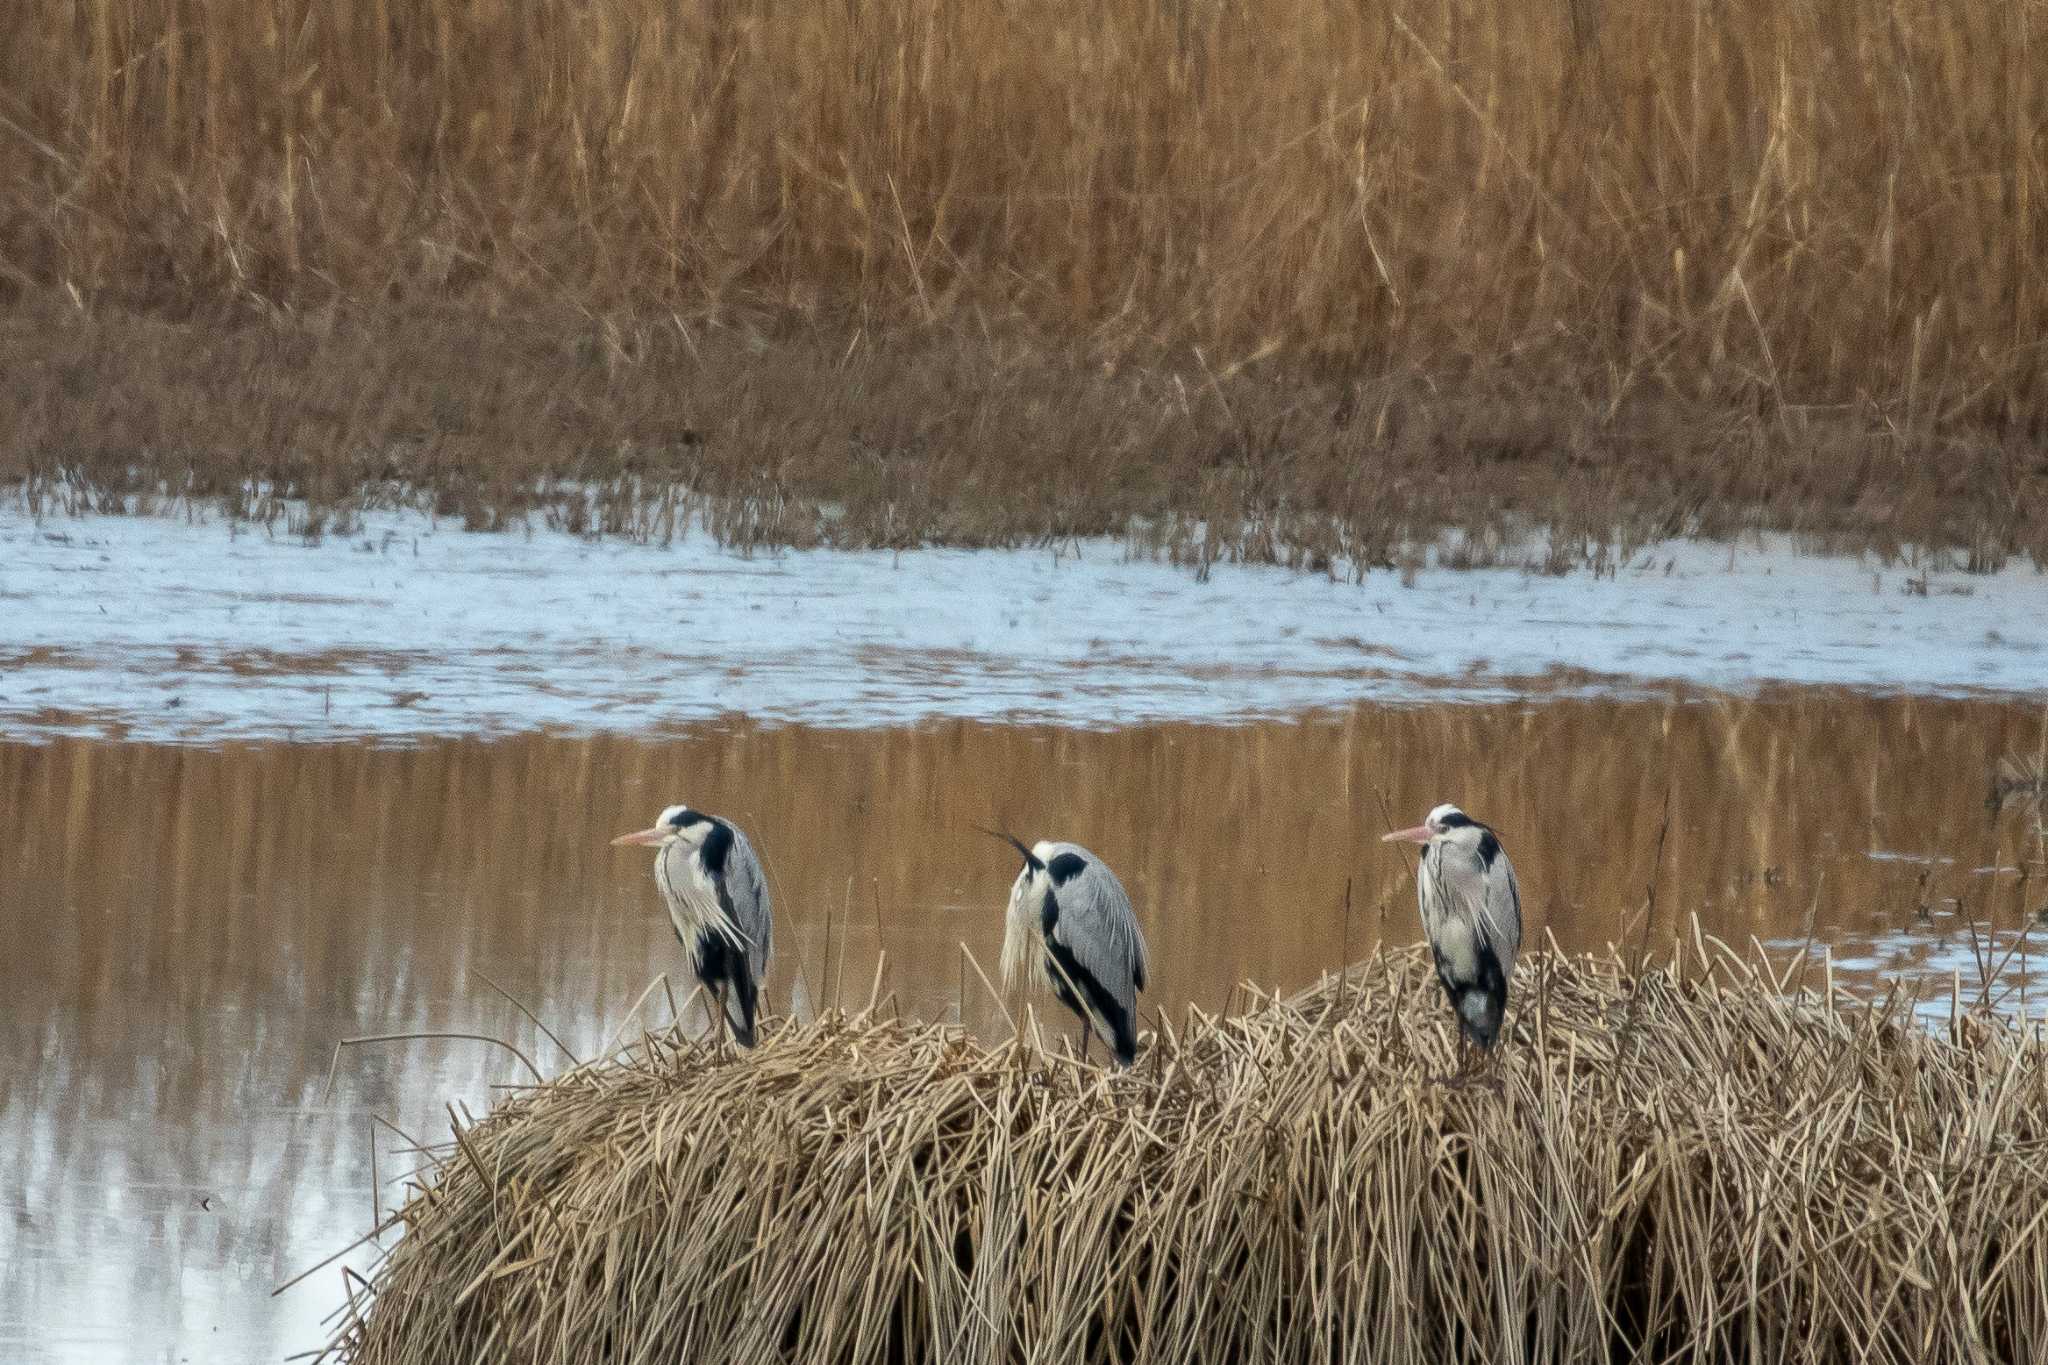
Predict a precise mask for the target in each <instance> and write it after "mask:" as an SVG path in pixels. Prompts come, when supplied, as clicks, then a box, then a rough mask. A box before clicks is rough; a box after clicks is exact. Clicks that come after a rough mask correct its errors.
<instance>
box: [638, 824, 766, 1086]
mask: <svg viewBox="0 0 2048 1365" xmlns="http://www.w3.org/2000/svg"><path fill="white" fill-rule="evenodd" d="M612 843H613V844H615V845H619V844H626V845H633V844H638V845H647V846H651V847H652V848H653V849H654V850H655V854H654V882H655V885H657V886H659V887H660V888H661V898H662V899H663V900H665V901H667V902H668V917H669V922H670V923H672V924H674V925H675V928H676V938H677V939H678V940H680V941H681V943H682V945H683V950H684V951H685V952H687V953H688V954H689V955H690V966H691V968H692V969H693V970H694V971H695V972H696V973H697V979H698V980H699V981H701V982H703V983H704V988H705V989H706V990H707V991H708V992H710V994H711V995H712V997H713V998H715V999H716V1000H717V1001H718V1016H719V1018H720V1019H722V1020H724V1021H725V1025H726V1027H727V1028H729V1029H731V1031H732V1036H733V1037H734V1039H736V1040H737V1041H738V1042H739V1044H740V1046H742V1047H752V1046H753V1045H754V1016H755V1011H756V1010H757V1009H758V1007H759V1000H760V992H761V984H762V982H763V981H765V980H766V979H767V976H768V956H769V953H770V952H771V951H772V949H773V947H774V936H775V911H774V907H773V905H772V904H771V903H770V901H769V897H768V878H767V877H766V875H764V874H763V872H762V870H761V860H760V858H758V857H756V856H755V854H754V846H753V845H752V844H750V843H748V842H747V836H746V835H745V834H743V833H741V832H740V828H739V826H737V825H735V824H733V823H732V822H731V821H730V820H721V819H720V818H719V817H717V816H715V815H706V814H704V813H703V812H702V811H695V810H691V809H690V808H689V807H688V806H670V807H669V808H668V809H667V810H665V811H663V812H662V813H661V817H660V818H659V819H657V820H656V821H655V822H654V827H653V828H652V829H643V830H639V831H637V832H635V833H633V834H621V835H620V836H619V837H618V838H616V839H614V840H612Z"/></svg>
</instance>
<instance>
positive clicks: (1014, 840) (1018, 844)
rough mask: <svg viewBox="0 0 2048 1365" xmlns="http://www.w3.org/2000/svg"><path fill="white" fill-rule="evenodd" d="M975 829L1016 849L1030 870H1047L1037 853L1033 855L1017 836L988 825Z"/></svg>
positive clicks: (978, 826)
mask: <svg viewBox="0 0 2048 1365" xmlns="http://www.w3.org/2000/svg"><path fill="white" fill-rule="evenodd" d="M974 828H976V829H978V830H980V831H981V832H982V833H983V834H986V835H987V836H988V837H989V838H991V839H1000V840H1002V841H1003V842H1004V843H1006V844H1008V845H1009V846H1010V847H1012V848H1014V849H1016V850H1017V851H1018V852H1019V853H1021V854H1023V855H1024V866H1026V867H1028V868H1030V869H1031V870H1032V871H1033V872H1042V871H1044V870H1045V864H1044V862H1042V861H1041V860H1040V859H1039V856H1038V855H1037V854H1036V853H1033V852H1032V851H1031V850H1030V849H1028V848H1026V847H1025V846H1024V841H1023V840H1022V839H1019V838H1018V837H1017V836H1016V835H1014V834H1007V833H1004V832H1003V831H1001V830H993V829H990V828H989V827H988V826H987V825H976V826H975V827H974Z"/></svg>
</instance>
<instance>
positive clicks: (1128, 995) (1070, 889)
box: [1046, 845, 1149, 1011]
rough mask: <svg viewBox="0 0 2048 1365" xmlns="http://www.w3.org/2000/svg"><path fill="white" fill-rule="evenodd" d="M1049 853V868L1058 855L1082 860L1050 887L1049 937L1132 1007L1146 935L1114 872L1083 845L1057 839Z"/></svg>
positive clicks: (1141, 973)
mask: <svg viewBox="0 0 2048 1365" xmlns="http://www.w3.org/2000/svg"><path fill="white" fill-rule="evenodd" d="M1060 848H1061V851H1060V852H1059V853H1056V854H1055V855H1054V856H1053V857H1052V858H1050V859H1048V860H1047V862H1046V865H1047V867H1048V868H1052V866H1053V864H1054V863H1057V862H1058V861H1059V859H1060V858H1061V857H1065V856H1071V857H1077V858H1081V859H1083V860H1084V861H1085V863H1086V865H1085V866H1084V867H1082V868H1081V869H1079V870H1078V871H1075V872H1072V873H1071V874H1070V875H1069V876H1068V877H1067V879H1066V880H1065V881H1063V882H1061V883H1060V884H1058V885H1057V886H1056V887H1055V888H1054V890H1053V899H1054V900H1055V901H1056V902H1057V903H1058V905H1059V914H1060V917H1059V922H1058V923H1057V924H1055V925H1054V926H1053V937H1054V938H1055V939H1056V940H1058V941H1059V943H1060V944H1061V946H1063V947H1064V948H1066V949H1067V951H1069V952H1071V953H1072V954H1073V955H1074V961H1075V962H1076V963H1077V964H1079V965H1080V966H1081V967H1082V968H1084V969H1085V970H1086V971H1087V972H1088V973H1089V975H1091V976H1093V977H1094V978H1095V979H1096V980H1097V981H1099V982H1100V983H1102V986H1103V988H1104V989H1105V990H1107V991H1108V992H1109V993H1110V996H1111V998H1113V999H1114V1000H1115V1001H1116V1002H1117V1003H1118V1004H1119V1005H1122V1006H1123V1007H1124V1009H1125V1010H1126V1011H1130V1010H1132V1009H1133V1008H1134V1007H1135V1005H1136V1003H1137V998H1138V992H1139V991H1140V990H1141V989H1143V988H1144V982H1145V975H1146V968H1147V967H1148V965H1149V963H1148V961H1147V957H1146V952H1145V935H1144V933H1143V931H1142V930H1140V929H1139V928H1138V916H1137V913H1136V912H1135V911H1134V910H1132V908H1131V898H1130V896H1129V895H1128V894H1127V893H1126V892H1125V891H1124V888H1123V883H1121V882H1119V881H1118V880H1117V879H1116V874H1115V873H1113V872H1111V871H1110V870H1109V867H1108V866H1107V865H1106V864H1105V863H1103V862H1101V861H1100V860H1099V859H1097V858H1096V857H1095V855H1093V854H1092V853H1089V852H1088V851H1087V850H1086V849H1082V848H1078V847H1074V846H1071V845H1061V846H1060Z"/></svg>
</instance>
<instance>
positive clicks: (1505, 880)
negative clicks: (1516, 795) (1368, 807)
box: [1416, 835, 1522, 976]
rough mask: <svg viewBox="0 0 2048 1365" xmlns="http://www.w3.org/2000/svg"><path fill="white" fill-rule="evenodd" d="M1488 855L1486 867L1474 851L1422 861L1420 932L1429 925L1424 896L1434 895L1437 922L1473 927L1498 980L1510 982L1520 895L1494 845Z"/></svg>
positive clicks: (1501, 852)
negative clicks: (1490, 957)
mask: <svg viewBox="0 0 2048 1365" xmlns="http://www.w3.org/2000/svg"><path fill="white" fill-rule="evenodd" d="M1488 837H1489V838H1491V837H1492V836H1491V835H1489V836H1488ZM1446 855H1448V856H1446ZM1493 855H1494V856H1493V858H1492V860H1491V861H1488V860H1487V859H1486V858H1485V857H1483V856H1482V855H1481V854H1480V853H1478V852H1477V851H1470V850H1467V851H1462V852H1452V851H1450V850H1445V851H1444V853H1440V854H1439V855H1438V856H1436V857H1434V858H1427V857H1426V858H1424V859H1423V861H1422V875H1421V876H1419V877H1417V878H1416V885H1417V887H1418V893H1419V895H1420V897H1421V900H1422V906H1423V923H1424V927H1425V928H1426V927H1428V921H1429V897H1430V892H1431V891H1432V890H1434V891H1435V894H1436V896H1437V898H1438V905H1437V915H1438V917H1439V919H1440V920H1456V921H1461V922H1463V923H1465V924H1469V925H1471V926H1473V927H1474V928H1475V929H1476V930H1477V931H1478V932H1479V933H1480V934H1481V935H1483V936H1484V937H1485V940H1486V946H1487V948H1488V949H1490V950H1491V951H1492V953H1493V956H1494V960H1495V961H1496V962H1498V963H1499V964H1500V971H1501V975H1502V976H1511V975H1513V974H1514V970H1515V955H1516V954H1517V953H1518V952H1520V951H1521V948H1522V902H1521V893H1520V891H1519V890H1518V889H1517V888H1516V886H1515V872H1514V868H1513V867H1512V866H1511V865H1510V864H1509V863H1508V855H1507V852H1506V850H1504V849H1502V848H1501V847H1500V845H1499V842H1498V841H1496V842H1495V844H1494V849H1493ZM1425 879H1429V884H1427V885H1425Z"/></svg>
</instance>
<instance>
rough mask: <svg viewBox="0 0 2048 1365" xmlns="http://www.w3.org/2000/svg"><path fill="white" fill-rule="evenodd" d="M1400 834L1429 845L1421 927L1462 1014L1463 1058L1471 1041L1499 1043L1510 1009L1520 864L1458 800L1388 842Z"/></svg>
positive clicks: (1518, 934) (1421, 875) (1423, 867)
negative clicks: (1464, 810)
mask: <svg viewBox="0 0 2048 1365" xmlns="http://www.w3.org/2000/svg"><path fill="white" fill-rule="evenodd" d="M1395 839H1405V840H1407V841H1408V842H1410V843H1416V844H1421V845H1422V846H1423V847H1422V862H1421V864H1420V865H1419V866H1417V868H1416V869H1415V890H1416V897H1417V899H1418V900H1419V901H1420V902H1421V906H1422V932H1423V933H1424V934H1425V935H1426V936H1427V937H1428V939H1429V950H1430V952H1431V953H1432V954H1433V955H1434V956H1435V957H1436V976H1437V980H1439V981H1441V982H1442V983H1443V987H1444V994H1445V995H1447V996H1449V997H1450V1002H1451V1009H1452V1011H1453V1012H1454V1013H1455V1014H1456V1015H1457V1016H1458V1054H1459V1060H1460V1061H1461V1062H1463V1061H1464V1060H1465V1055H1466V1054H1465V1049H1466V1046H1467V1045H1468V1044H1469V1043H1477V1044H1478V1045H1479V1046H1480V1047H1481V1048H1482V1049H1491V1048H1492V1047H1493V1045H1494V1043H1495V1042H1496V1041H1497V1040H1498V1039H1499V1038H1500V1027H1501V1022H1502V1020H1503V1019H1504V1018H1505V1017H1506V1015H1507V1008H1508V979H1509V978H1510V977H1512V976H1513V975H1514V974H1515V954H1516V953H1518V952H1519V951H1521V947H1522V893H1521V890H1520V888H1519V887H1517V886H1516V885H1515V868H1514V864H1512V863H1510V862H1509V861H1508V855H1507V850H1506V849H1504V848H1502V847H1501V845H1500V839H1499V838H1498V837H1497V836H1496V835H1495V834H1494V832H1493V831H1492V830H1491V829H1488V828H1487V827H1486V826H1485V825H1482V824H1480V823H1479V822H1478V821H1477V820H1474V819H1473V818H1472V817H1471V816H1469V815H1467V814H1465V812H1463V811H1461V810H1459V809H1458V808H1457V807H1456V806H1453V805H1448V804H1446V805H1441V806H1438V807H1437V808H1436V809H1435V810H1433V811H1431V812H1430V813H1429V818H1428V819H1426V820H1424V821H1423V822H1422V823H1421V824H1419V825H1417V826H1416V827H1415V828H1413V829H1402V830H1396V831H1394V832H1393V833H1392V834H1387V835H1383V836H1382V842H1385V841H1388V840H1395Z"/></svg>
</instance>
